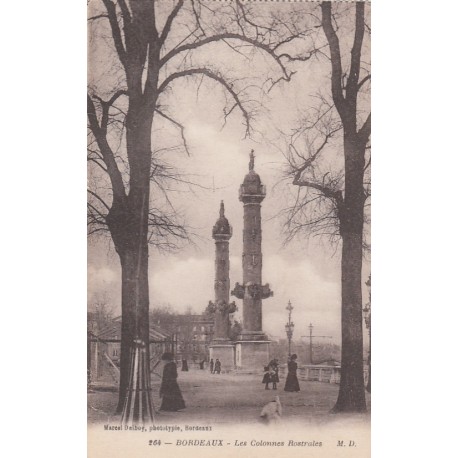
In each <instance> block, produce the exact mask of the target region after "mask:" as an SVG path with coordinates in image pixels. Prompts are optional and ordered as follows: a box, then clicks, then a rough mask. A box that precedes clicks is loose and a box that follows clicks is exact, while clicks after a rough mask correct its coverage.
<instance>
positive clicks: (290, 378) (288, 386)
mask: <svg viewBox="0 0 458 458" xmlns="http://www.w3.org/2000/svg"><path fill="white" fill-rule="evenodd" d="M296 360H297V355H296V354H294V355H291V358H290V361H289V362H288V375H287V376H286V383H285V391H295V392H297V391H300V388H299V380H298V379H297V362H296Z"/></svg>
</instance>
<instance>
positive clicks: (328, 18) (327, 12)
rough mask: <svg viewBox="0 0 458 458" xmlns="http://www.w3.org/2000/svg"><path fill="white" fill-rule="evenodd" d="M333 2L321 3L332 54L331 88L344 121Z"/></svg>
mask: <svg viewBox="0 0 458 458" xmlns="http://www.w3.org/2000/svg"><path fill="white" fill-rule="evenodd" d="M331 4H332V2H328V1H326V2H323V3H321V12H322V26H323V30H324V33H325V35H326V38H327V40H328V43H329V49H330V52H331V66H332V75H331V88H332V98H333V100H334V104H335V106H336V108H337V111H338V112H339V114H340V116H341V118H342V119H345V108H346V103H345V98H344V96H343V90H342V61H341V57H340V44H339V38H338V37H337V34H336V32H335V30H334V27H333V25H332V6H331Z"/></svg>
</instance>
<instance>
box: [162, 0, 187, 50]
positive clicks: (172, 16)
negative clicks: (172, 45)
mask: <svg viewBox="0 0 458 458" xmlns="http://www.w3.org/2000/svg"><path fill="white" fill-rule="evenodd" d="M183 3H184V0H180V1H179V2H178V3H177V4H176V5H175V8H173V10H172V12H171V13H170V15H169V17H168V18H167V20H166V21H165V24H164V28H163V29H162V33H161V36H160V38H159V41H160V42H161V45H163V44H164V43H165V40H166V39H167V36H168V34H169V32H170V29H171V28H172V22H173V21H174V19H175V18H176V17H177V14H178V12H179V11H180V9H181V7H182V6H183Z"/></svg>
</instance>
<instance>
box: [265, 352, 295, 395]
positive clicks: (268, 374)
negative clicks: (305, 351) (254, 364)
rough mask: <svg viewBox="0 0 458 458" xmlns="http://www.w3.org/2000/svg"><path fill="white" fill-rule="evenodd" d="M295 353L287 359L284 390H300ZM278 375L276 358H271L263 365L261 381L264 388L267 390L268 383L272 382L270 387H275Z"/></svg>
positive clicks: (274, 388)
mask: <svg viewBox="0 0 458 458" xmlns="http://www.w3.org/2000/svg"><path fill="white" fill-rule="evenodd" d="M296 360H297V355H296V354H294V355H291V356H290V358H289V360H288V375H287V376H286V382H285V391H291V392H297V391H300V387H299V380H298V379H297V362H296ZM279 381H280V378H279V377H278V360H277V359H273V360H272V361H270V363H269V364H268V365H267V366H265V367H264V377H263V378H262V383H264V384H265V386H266V387H265V389H266V390H269V389H270V388H269V384H270V383H272V389H273V390H276V389H277V382H279Z"/></svg>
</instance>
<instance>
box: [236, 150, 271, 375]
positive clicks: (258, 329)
mask: <svg viewBox="0 0 458 458" xmlns="http://www.w3.org/2000/svg"><path fill="white" fill-rule="evenodd" d="M253 153H254V152H253V150H252V151H251V154H250V162H249V166H248V170H249V171H248V174H247V175H246V176H245V179H244V180H243V183H242V185H241V186H240V190H239V200H240V201H241V202H243V255H242V267H243V284H239V283H236V284H235V287H234V290H233V291H232V295H234V296H235V297H237V298H239V299H243V331H242V333H241V334H240V336H239V342H237V344H236V355H237V356H236V359H237V361H236V364H237V367H239V368H241V369H246V370H250V371H259V370H262V368H263V366H265V365H266V364H267V363H268V362H269V345H268V344H269V342H268V341H267V336H266V335H265V334H264V332H263V330H262V300H263V299H267V298H268V297H271V296H273V292H272V291H271V290H270V288H269V284H268V283H267V284H265V285H263V284H262V229H261V202H262V201H263V200H264V198H265V196H266V188H265V186H264V185H263V184H262V182H261V178H260V177H259V175H258V174H257V173H256V172H255V171H254V154H253Z"/></svg>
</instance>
